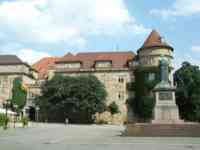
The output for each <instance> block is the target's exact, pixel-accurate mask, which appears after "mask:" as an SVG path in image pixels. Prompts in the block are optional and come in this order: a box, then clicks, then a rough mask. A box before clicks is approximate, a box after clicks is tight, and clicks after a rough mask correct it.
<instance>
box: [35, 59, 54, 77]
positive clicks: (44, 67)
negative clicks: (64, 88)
mask: <svg viewBox="0 0 200 150" xmlns="http://www.w3.org/2000/svg"><path fill="white" fill-rule="evenodd" d="M56 60H58V57H45V58H42V59H41V60H39V61H38V62H36V63H35V64H33V65H32V67H33V68H34V69H35V70H37V71H38V78H39V79H45V77H46V75H47V73H48V69H49V68H50V67H51V66H52V65H53V64H54V62H55V61H56Z"/></svg>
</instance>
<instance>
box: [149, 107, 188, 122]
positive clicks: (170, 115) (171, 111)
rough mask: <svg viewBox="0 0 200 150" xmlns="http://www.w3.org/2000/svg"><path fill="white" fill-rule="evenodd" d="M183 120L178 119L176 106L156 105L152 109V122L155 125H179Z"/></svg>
mask: <svg viewBox="0 0 200 150" xmlns="http://www.w3.org/2000/svg"><path fill="white" fill-rule="evenodd" d="M183 122H184V121H183V120H180V118H179V112H178V108H177V106H176V105H157V106H156V107H155V109H154V120H152V123H156V124H180V123H183Z"/></svg>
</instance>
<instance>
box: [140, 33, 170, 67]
mask: <svg viewBox="0 0 200 150" xmlns="http://www.w3.org/2000/svg"><path fill="white" fill-rule="evenodd" d="M137 53H138V56H139V63H140V65H142V66H144V67H154V66H158V65H159V60H160V58H161V56H164V57H165V58H166V59H167V60H168V63H169V66H170V67H172V63H171V61H172V59H173V56H172V53H173V48H172V47H171V46H170V45H168V44H167V43H166V41H165V40H164V39H163V38H162V37H161V36H160V35H159V33H158V32H157V31H155V30H153V31H152V32H151V33H150V34H149V36H148V37H147V39H146V40H145V42H144V44H143V45H142V47H141V48H140V49H139V50H138V51H137Z"/></svg>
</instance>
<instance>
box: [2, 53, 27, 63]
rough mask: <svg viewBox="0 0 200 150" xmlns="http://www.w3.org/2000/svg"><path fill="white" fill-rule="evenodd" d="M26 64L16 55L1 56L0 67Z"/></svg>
mask: <svg viewBox="0 0 200 150" xmlns="http://www.w3.org/2000/svg"><path fill="white" fill-rule="evenodd" d="M16 64H24V62H23V61H22V60H21V59H20V58H19V57H17V56H16V55H0V65H16Z"/></svg>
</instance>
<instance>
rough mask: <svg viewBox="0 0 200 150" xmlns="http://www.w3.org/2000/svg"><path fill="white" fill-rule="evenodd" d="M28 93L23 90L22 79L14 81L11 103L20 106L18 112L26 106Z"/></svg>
mask: <svg viewBox="0 0 200 150" xmlns="http://www.w3.org/2000/svg"><path fill="white" fill-rule="evenodd" d="M26 99H27V91H26V89H24V88H23V84H22V80H21V78H15V79H14V80H13V88H12V99H11V103H12V104H15V105H17V106H18V111H20V110H22V109H23V108H24V106H25V104H26Z"/></svg>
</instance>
